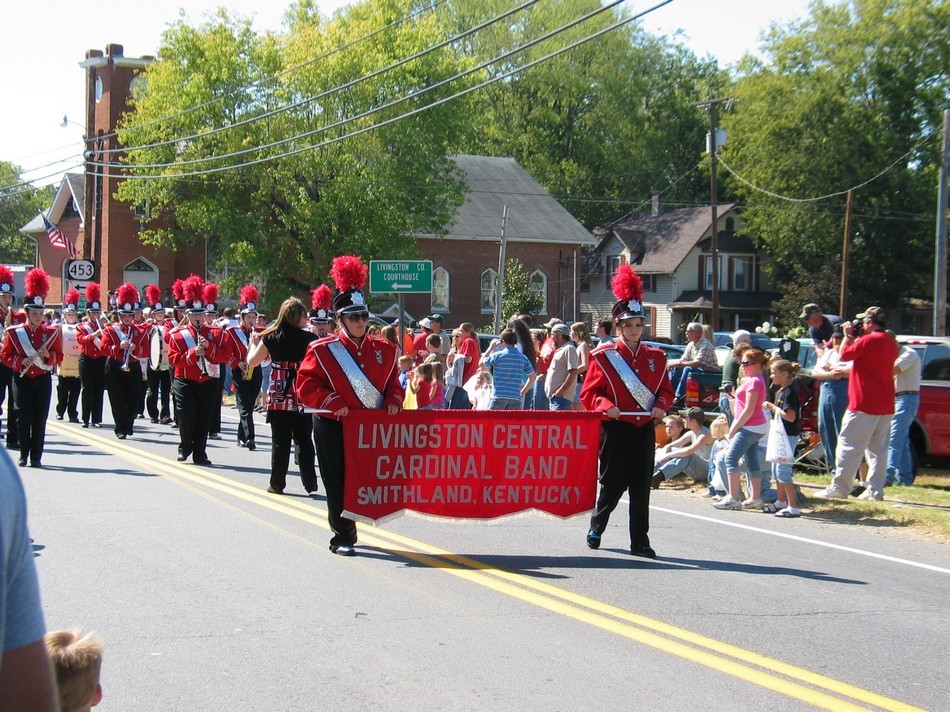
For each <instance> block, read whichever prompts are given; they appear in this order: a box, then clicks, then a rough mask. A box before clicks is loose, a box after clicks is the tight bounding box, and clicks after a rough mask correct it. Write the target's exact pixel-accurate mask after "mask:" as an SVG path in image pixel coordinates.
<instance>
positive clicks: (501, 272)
mask: <svg viewBox="0 0 950 712" xmlns="http://www.w3.org/2000/svg"><path fill="white" fill-rule="evenodd" d="M507 248H508V205H507V203H506V204H505V208H504V210H503V211H502V213H501V247H500V248H499V250H498V284H497V286H496V292H495V333H496V334H500V333H501V298H502V295H503V291H504V284H505V253H506V251H507Z"/></svg>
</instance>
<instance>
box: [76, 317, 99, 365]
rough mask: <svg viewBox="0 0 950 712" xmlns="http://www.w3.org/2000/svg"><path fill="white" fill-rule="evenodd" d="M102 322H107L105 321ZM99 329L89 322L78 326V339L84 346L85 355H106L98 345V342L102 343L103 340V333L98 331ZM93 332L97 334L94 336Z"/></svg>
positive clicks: (80, 344)
mask: <svg viewBox="0 0 950 712" xmlns="http://www.w3.org/2000/svg"><path fill="white" fill-rule="evenodd" d="M102 323H103V324H105V322H102ZM98 331H99V327H98V326H96V325H95V324H90V323H89V322H83V323H82V324H79V325H78V326H77V327H76V340H77V341H78V342H79V346H80V347H81V348H82V353H83V356H88V357H89V358H103V357H104V354H103V353H102V351H101V350H100V349H99V347H98V346H96V342H99V343H101V341H102V335H101V334H99V333H97V332H98ZM92 334H95V336H92Z"/></svg>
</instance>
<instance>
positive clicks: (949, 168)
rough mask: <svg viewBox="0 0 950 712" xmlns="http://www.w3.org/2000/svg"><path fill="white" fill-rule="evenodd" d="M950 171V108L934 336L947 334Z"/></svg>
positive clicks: (945, 120)
mask: <svg viewBox="0 0 950 712" xmlns="http://www.w3.org/2000/svg"><path fill="white" fill-rule="evenodd" d="M948 173H950V109H944V110H943V151H942V152H941V159H940V179H939V180H938V182H937V249H936V253H935V259H934V262H935V264H934V336H946V335H947V207H948V206H947V175H948Z"/></svg>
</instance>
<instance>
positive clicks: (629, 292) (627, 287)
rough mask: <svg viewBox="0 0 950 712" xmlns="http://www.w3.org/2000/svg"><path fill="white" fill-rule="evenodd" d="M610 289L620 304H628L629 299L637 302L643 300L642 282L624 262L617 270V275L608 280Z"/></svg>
mask: <svg viewBox="0 0 950 712" xmlns="http://www.w3.org/2000/svg"><path fill="white" fill-rule="evenodd" d="M610 288H611V290H612V291H613V293H614V296H615V297H617V299H618V300H619V301H621V302H629V301H630V300H631V299H636V300H637V301H638V302H639V301H642V300H643V280H642V279H640V275H638V274H637V273H636V272H634V271H633V267H631V266H630V265H628V264H627V263H626V262H624V263H623V264H622V265H620V267H618V268H617V273H616V274H614V278H613V279H612V280H610Z"/></svg>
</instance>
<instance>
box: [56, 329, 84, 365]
mask: <svg viewBox="0 0 950 712" xmlns="http://www.w3.org/2000/svg"><path fill="white" fill-rule="evenodd" d="M77 326H79V325H78V324H65V323H64V324H61V325H60V327H61V329H62V335H63V340H62V343H63V362H62V363H61V364H59V375H60V376H63V377H70V378H75V377H78V376H79V356H80V354H82V347H81V346H80V345H79V339H78V338H76V327H77Z"/></svg>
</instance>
